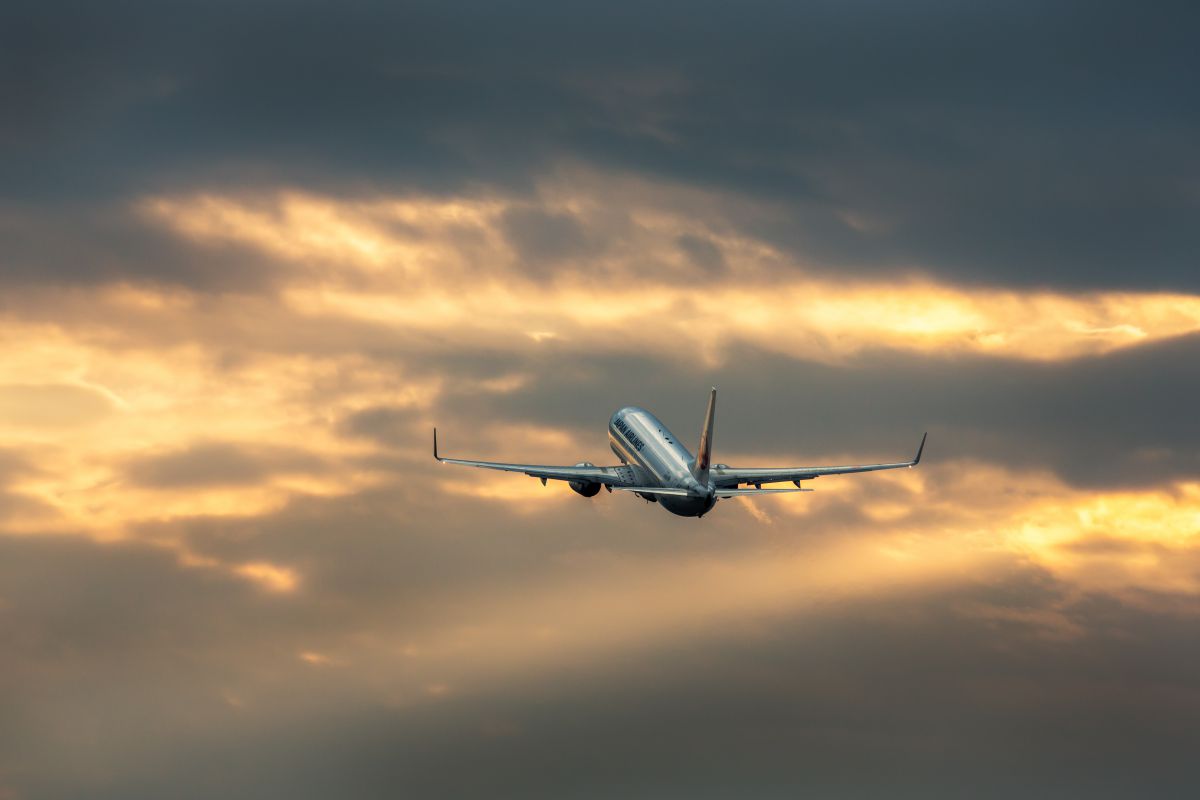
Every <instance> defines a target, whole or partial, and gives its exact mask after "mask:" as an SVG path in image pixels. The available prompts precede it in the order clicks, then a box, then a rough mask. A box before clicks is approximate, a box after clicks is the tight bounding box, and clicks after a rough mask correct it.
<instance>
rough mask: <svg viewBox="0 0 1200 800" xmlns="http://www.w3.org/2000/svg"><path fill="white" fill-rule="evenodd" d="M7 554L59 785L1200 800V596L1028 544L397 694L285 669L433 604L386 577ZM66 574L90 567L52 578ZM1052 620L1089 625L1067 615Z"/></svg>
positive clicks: (27, 663)
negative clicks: (1091, 569)
mask: <svg viewBox="0 0 1200 800" xmlns="http://www.w3.org/2000/svg"><path fill="white" fill-rule="evenodd" d="M379 533H380V534H382V531H379ZM376 535H377V534H375V533H372V534H371V537H375V536H376ZM404 535H405V534H403V533H401V534H400V536H404ZM486 535H487V534H481V535H480V536H478V537H477V538H478V540H479V541H482V540H483V539H484V538H486ZM690 535H691V534H690V533H688V532H685V531H683V530H682V529H681V530H680V531H679V532H677V534H676V537H675V538H676V541H677V544H678V545H679V546H680V547H683V548H685V549H686V548H687V547H688V545H687V543H686V542H687V540H688V538H690ZM430 541H432V540H430ZM0 547H2V548H3V551H4V552H3V555H4V558H3V559H0V575H2V576H3V578H2V580H3V583H2V584H0V585H3V587H4V595H3V596H4V599H5V605H4V606H3V607H0V614H3V615H6V616H8V615H14V614H19V615H20V617H21V618H22V619H25V620H31V621H36V623H37V624H36V625H35V626H22V628H20V629H18V628H16V627H13V626H4V627H2V628H0V632H3V633H2V635H3V637H4V645H5V647H4V650H3V652H4V653H5V665H6V667H7V670H8V674H10V675H14V674H15V675H17V676H19V677H20V679H21V683H22V685H23V686H24V687H25V688H26V690H27V692H28V693H27V694H25V695H23V696H16V695H12V694H10V695H8V696H6V697H5V698H4V699H5V701H6V703H5V705H6V708H7V709H9V713H6V714H5V715H4V716H3V718H2V719H0V741H3V742H4V745H5V747H4V749H3V752H4V753H5V756H4V758H3V759H0V764H3V766H4V767H5V773H4V774H5V777H6V780H8V781H9V782H10V784H13V785H15V787H16V788H17V789H18V790H20V791H22V792H27V793H29V794H31V795H34V796H39V797H51V798H59V797H61V798H67V797H80V796H88V797H125V798H138V797H157V796H162V794H163V793H164V792H170V793H172V794H174V795H177V796H180V797H210V796H212V795H214V794H221V795H223V796H232V797H284V796H287V797H324V796H328V795H329V793H331V792H334V793H348V794H353V795H355V796H364V797H376V796H393V795H396V794H407V795H414V796H432V795H438V796H454V797H485V796H486V797H495V796H498V795H500V796H522V797H581V798H583V797H610V796H612V795H614V794H621V795H622V796H629V797H646V798H651V797H662V796H664V795H665V796H685V795H686V796H695V797H713V798H718V797H730V796H735V795H744V794H747V793H751V794H754V795H755V796H762V797H780V798H782V797H794V796H796V794H797V793H802V794H803V793H817V794H821V795H824V796H839V797H864V798H865V797H884V796H886V797H896V796H900V797H910V796H911V797H929V796H934V797H960V796H962V795H963V794H964V793H969V794H973V795H978V796H984V797H997V798H1000V797H1011V796H1013V795H1017V794H1019V795H1022V796H1035V797H1037V796H1046V797H1057V796H1061V795H1063V794H1071V795H1075V794H1088V795H1089V796H1098V797H1131V796H1138V795H1140V794H1141V793H1142V792H1144V791H1146V790H1147V787H1151V788H1152V790H1153V792H1154V794H1155V795H1156V796H1161V797H1181V798H1182V797H1189V796H1190V794H1191V789H1192V780H1191V775H1192V754H1193V753H1194V748H1195V744H1196V739H1195V725H1196V718H1197V714H1198V713H1200V709H1198V708H1197V707H1196V704H1195V694H1196V690H1197V686H1196V680H1197V679H1196V675H1195V670H1193V669H1191V668H1190V665H1191V664H1193V663H1194V661H1195V658H1196V657H1197V655H1200V654H1198V653H1197V652H1196V642H1197V637H1196V636H1195V632H1196V631H1195V627H1196V623H1195V612H1196V607H1195V598H1194V597H1190V596H1186V595H1169V594H1163V595H1161V597H1160V598H1158V599H1159V600H1160V601H1163V602H1160V603H1158V604H1157V605H1156V606H1154V605H1152V606H1147V605H1146V604H1145V603H1144V602H1128V601H1122V600H1119V599H1116V598H1113V597H1110V596H1103V595H1091V594H1086V593H1085V594H1082V595H1079V594H1078V593H1076V592H1075V591H1073V590H1072V588H1071V587H1069V586H1067V585H1064V584H1062V583H1060V582H1058V581H1057V580H1055V579H1054V578H1053V577H1052V576H1050V575H1048V574H1047V573H1045V572H1044V571H1042V570H1039V569H1037V568H1034V567H1030V566H1028V565H1025V564H1022V563H1020V562H1018V561H1014V562H1012V563H1011V564H1009V565H1008V566H1007V567H1006V568H1005V569H1003V570H1001V571H1000V572H998V573H995V574H992V575H990V576H987V577H984V576H976V577H964V578H963V579H961V580H959V581H956V582H955V583H954V585H952V586H949V587H930V588H927V589H923V590H921V591H918V592H916V593H915V594H902V595H898V596H892V595H888V594H887V593H886V591H885V592H884V594H883V595H882V596H879V597H874V596H872V597H868V598H865V599H856V600H829V601H825V602H823V603H821V604H819V606H817V607H816V608H812V609H807V610H802V611H799V612H795V611H786V610H784V611H772V612H768V613H764V614H760V615H757V616H755V617H753V618H752V619H749V620H745V619H743V620H739V621H736V622H732V623H726V622H720V621H714V622H713V623H712V624H710V625H709V626H708V627H707V628H706V630H705V632H704V633H703V635H701V636H699V637H692V638H685V639H682V640H678V641H673V642H663V643H660V644H658V645H657V646H655V647H653V648H650V649H648V650H646V651H643V652H639V653H637V654H636V656H635V657H632V658H621V659H619V660H618V661H612V660H610V659H600V660H596V659H580V660H577V661H570V662H566V663H561V664H545V665H538V666H535V667H533V668H531V669H530V670H529V671H527V672H526V674H524V675H523V676H521V677H519V678H516V679H514V680H510V681H506V682H504V683H503V684H502V685H499V686H483V687H479V688H477V689H475V690H473V691H470V692H467V693H464V694H460V695H452V696H450V697H447V698H444V699H441V700H437V701H423V702H416V703H409V704H406V705H401V706H388V705H386V704H381V703H379V702H377V701H375V700H374V699H371V700H365V699H364V698H363V697H362V696H360V695H356V694H355V693H353V692H347V691H346V690H345V687H344V686H339V684H340V683H342V682H343V681H344V680H346V677H345V676H346V674H347V673H345V672H338V671H337V670H333V671H325V672H322V671H319V670H318V671H311V670H307V668H302V669H297V668H295V667H294V666H291V665H287V664H286V662H285V656H286V655H287V650H286V647H287V645H286V643H291V644H292V646H297V645H300V644H301V643H302V642H304V641H305V637H304V631H305V630H306V629H307V630H308V631H309V632H310V637H311V635H312V634H311V632H312V631H314V630H315V631H318V632H322V633H318V636H320V635H323V633H325V632H328V631H330V630H335V631H336V630H339V629H341V630H342V631H344V632H345V633H347V634H348V635H349V637H350V638H351V639H353V638H362V637H363V636H364V635H365V634H373V635H381V636H391V635H395V634H396V632H397V630H403V628H404V626H406V625H408V624H410V623H409V621H407V620H405V619H404V618H403V617H399V616H394V615H393V616H389V615H387V614H372V613H371V612H372V611H373V610H374V609H375V608H376V606H377V604H378V602H379V598H378V597H355V596H354V595H352V594H350V595H347V594H342V593H339V592H337V591H334V590H332V587H323V588H322V590H321V592H319V593H317V594H315V595H314V596H313V597H311V598H306V597H304V596H301V597H298V598H294V599H292V600H280V599H279V598H275V597H272V596H269V595H264V594H262V593H259V592H255V591H254V590H252V589H251V588H249V587H245V586H239V584H238V583H237V582H235V581H232V580H230V579H229V578H226V577H224V576H221V575H219V574H217V573H212V572H207V571H203V570H194V569H184V568H180V567H178V566H176V565H173V564H172V563H171V561H170V557H169V556H168V555H167V554H165V553H163V552H161V551H157V550H154V549H149V548H145V547H143V546H137V545H133V546H116V547H114V546H98V545H94V544H89V543H86V542H84V541H83V540H79V539H71V538H48V539H23V540H13V539H7V538H5V539H0ZM344 547H346V548H347V549H348V548H350V547H353V544H352V543H346V544H345V545H344ZM399 563H400V566H403V562H399ZM47 573H53V574H56V575H63V576H70V577H72V578H73V580H72V581H71V582H70V583H68V584H62V585H60V586H56V587H50V586H47V585H46V584H45V582H44V581H41V580H39V579H38V577H37V576H40V575H44V574H47ZM493 574H494V576H495V577H501V576H503V577H505V578H506V579H507V578H508V577H509V572H508V568H507V566H506V565H497V566H496V568H495V572H494V573H493ZM64 586H65V587H69V591H64V590H63V587H64ZM148 598H153V600H154V602H146V601H147V599H148ZM318 598H320V600H319V601H318ZM1131 600H1136V598H1131ZM343 604H344V605H343ZM330 607H333V608H341V609H342V610H343V611H344V612H345V613H344V615H343V616H342V617H340V618H338V617H336V616H335V617H332V618H331V616H330V615H329V614H328V613H327V610H328V609H329V608H330ZM980 608H984V609H989V610H993V611H998V612H1009V613H1012V614H1015V615H1016V616H1010V617H1005V616H1003V615H1000V616H994V617H989V616H986V615H981V614H980V613H979V611H978V609H980ZM1153 608H1157V609H1158V610H1151V609H1153ZM1026 612H1049V613H1052V614H1055V615H1059V616H1060V617H1061V618H1062V619H1063V620H1065V621H1066V622H1068V623H1070V624H1071V625H1074V626H1077V628H1076V630H1075V632H1074V633H1069V634H1068V635H1057V634H1054V633H1053V632H1052V631H1051V632H1049V635H1048V631H1047V630H1046V629H1045V628H1044V627H1042V626H1041V625H1040V624H1039V623H1038V622H1037V621H1036V618H1033V617H1028V618H1027V617H1022V616H1021V614H1024V613H1026ZM331 620H332V622H331ZM30 630H37V631H38V635H37V636H36V637H27V636H23V635H22V633H21V631H30ZM266 631H269V632H270V634H271V635H270V637H269V638H264V637H263V634H264V632H266ZM681 665H686V668H681ZM301 666H302V667H303V665H301ZM8 687H11V683H6V689H5V691H11V689H10V688H8ZM223 696H224V697H230V696H236V697H239V698H242V699H244V701H245V705H244V707H241V708H236V707H230V706H229V705H227V704H226V703H225V702H222V701H221V698H222V697H223ZM89 731H91V732H92V733H89ZM150 731H154V735H153V736H149V735H148V733H149V732H150ZM101 732H102V735H99V734H100V733H101ZM213 763H220V764H221V765H222V769H219V770H214V769H212V768H211V765H212V764H213ZM464 763H468V764H470V765H471V769H462V766H461V765H462V764H464Z"/></svg>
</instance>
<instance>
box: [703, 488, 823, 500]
mask: <svg viewBox="0 0 1200 800" xmlns="http://www.w3.org/2000/svg"><path fill="white" fill-rule="evenodd" d="M811 491H812V489H717V497H720V498H726V497H753V496H754V495H756V494H783V493H784V492H811Z"/></svg>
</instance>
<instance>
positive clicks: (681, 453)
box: [608, 406, 717, 517]
mask: <svg viewBox="0 0 1200 800" xmlns="http://www.w3.org/2000/svg"><path fill="white" fill-rule="evenodd" d="M608 445H609V447H610V448H612V451H613V453H615V454H616V456H617V458H619V459H621V462H622V463H623V464H626V465H628V466H630V467H634V468H636V469H637V470H638V471H640V472H641V473H642V474H641V480H642V481H645V483H644V484H643V485H645V486H660V487H662V488H667V489H686V490H687V491H688V492H689V496H687V497H678V496H670V495H659V496H657V497H656V496H654V495H641V496H642V497H644V498H646V499H647V500H651V501H657V502H658V503H660V504H661V505H662V507H663V508H665V509H666V510H667V511H670V512H671V513H672V514H678V515H679V516H681V517H699V516H702V515H704V514H706V513H707V512H708V511H709V510H710V509H712V507H713V506H714V505H715V504H716V502H717V498H716V494H715V492H714V489H713V487H712V486H711V485H703V486H702V485H701V484H700V482H699V481H698V480H696V478H695V477H694V476H693V474H692V464H693V462H694V461H695V457H694V456H693V455H692V454H691V453H690V452H688V449H687V448H686V447H684V446H683V445H682V444H680V443H679V440H678V439H677V438H676V437H675V434H673V433H671V431H670V430H668V429H667V426H666V425H664V424H663V423H662V421H661V420H659V418H658V417H656V416H654V415H653V414H651V413H650V412H649V411H647V410H646V409H644V408H638V407H637V406H625V407H624V408H621V409H618V410H617V411H616V413H614V414H613V415H612V418H611V419H609V421H608Z"/></svg>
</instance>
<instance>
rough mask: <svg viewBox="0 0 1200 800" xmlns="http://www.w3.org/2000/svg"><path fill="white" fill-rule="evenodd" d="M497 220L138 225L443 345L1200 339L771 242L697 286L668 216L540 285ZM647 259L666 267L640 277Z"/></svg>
mask: <svg viewBox="0 0 1200 800" xmlns="http://www.w3.org/2000/svg"><path fill="white" fill-rule="evenodd" d="M556 202H558V203H559V206H558V207H557V210H561V211H572V210H580V209H583V211H584V212H586V211H587V209H588V208H589V207H590V206H589V205H588V201H587V200H581V199H579V198H572V197H560V198H558V199H557V200H556ZM593 204H594V201H593ZM505 208H506V206H505V204H504V203H503V202H501V201H499V200H497V199H494V198H492V199H485V200H469V199H461V200H454V201H445V200H420V199H412V198H409V199H404V200H397V199H386V198H384V199H378V198H376V199H370V200H362V201H346V200H337V199H332V198H326V197H319V196H314V195H308V194H302V193H297V192H281V193H279V194H277V195H274V196H266V197H261V196H260V197H257V198H254V199H242V198H238V197H220V196H214V195H200V196H190V197H189V196H185V197H171V198H154V199H150V200H147V201H145V202H144V203H143V210H144V211H145V213H146V214H148V215H149V216H150V217H151V218H153V219H155V220H157V221H159V222H160V223H161V224H163V225H166V226H168V227H169V228H171V229H173V230H175V231H177V232H179V233H180V234H182V235H185V236H189V237H193V238H196V239H199V240H203V241H217V240H219V241H234V242H238V243H240V244H243V245H246V246H249V247H253V248H257V249H260V250H262V251H264V252H266V253H268V254H269V255H272V256H275V257H277V258H280V259H283V260H284V261H287V262H292V263H294V264H297V265H312V264H313V263H320V265H321V271H320V272H318V273H311V272H309V271H307V270H300V271H298V272H297V273H296V274H295V275H294V276H293V279H292V280H290V281H285V285H284V288H283V298H284V300H285V302H286V303H287V307H288V309H290V310H291V311H292V312H293V313H294V314H296V315H297V316H298V317H300V318H304V319H308V320H312V321H313V322H314V324H320V322H321V320H328V319H338V318H344V319H351V320H361V321H368V322H371V323H373V324H377V325H383V326H386V327H388V328H391V329H394V330H397V331H409V332H415V331H420V332H426V333H448V332H452V333H453V335H454V336H455V337H456V338H457V339H458V340H460V341H464V340H472V341H476V342H481V341H494V340H495V339H496V337H507V338H508V339H509V340H510V343H512V344H514V345H515V344H516V342H513V341H512V339H513V337H514V335H515V334H518V333H519V334H521V335H523V336H525V337H527V338H529V339H530V340H532V341H534V342H541V341H545V340H547V339H551V338H553V339H555V340H557V341H559V342H564V343H566V344H567V346H572V345H573V346H579V347H585V346H586V347H593V348H595V347H602V348H609V349H616V350H627V351H638V352H641V351H645V350H650V351H652V352H667V351H670V350H672V349H674V348H676V347H677V345H676V344H675V343H676V342H678V341H693V342H696V343H697V345H698V346H699V347H700V348H701V349H702V354H703V356H704V357H705V358H707V359H708V360H710V361H716V360H720V359H721V357H722V355H723V350H724V348H725V347H726V346H727V345H728V344H732V343H737V342H745V343H750V344H753V345H756V346H758V347H762V348H765V349H767V350H773V351H780V352H803V353H804V354H805V356H806V357H808V358H824V359H830V360H834V359H840V358H844V357H847V356H850V355H853V354H855V353H857V352H860V351H862V350H863V349H867V348H874V347H892V348H900V349H907V350H915V351H918V352H939V353H946V352H949V353H953V352H963V353H983V354H994V355H1000V356H1005V357H1009V358H1018V359H1028V360H1058V359H1064V358H1072V357H1076V356H1081V355H1087V354H1094V353H1103V352H1107V351H1110V350H1113V349H1117V348H1120V347H1124V346H1128V345H1132V344H1138V343H1142V342H1146V341H1152V340H1155V339H1161V338H1165V337H1171V336H1178V335H1180V334H1184V333H1189V332H1192V331H1196V330H1200V297H1196V296H1193V295H1178V294H1163V293H1157V294H1155V293H1131V292H1107V293H1086V294H1066V293H1061V292H1059V293H1056V292H1048V291H1024V292H1022V291H1001V290H993V289H982V288H963V287H954V286H949V285H943V284H938V283H935V282H932V281H928V280H920V279H905V280H900V281H895V280H879V281H875V282H871V281H855V282H848V281H842V280H832V279H828V278H820V279H818V278H815V277H813V276H811V275H808V274H806V272H805V271H804V269H803V265H799V264H788V263H787V257H786V256H785V255H784V254H782V253H779V252H777V251H774V250H772V249H771V248H770V247H769V246H767V245H766V244H764V243H761V242H747V241H744V240H740V239H735V238H729V237H726V238H724V239H722V238H721V237H720V236H716V237H714V238H715V240H716V241H718V242H720V244H721V245H722V246H723V248H724V249H725V250H727V251H728V253H729V259H728V260H729V261H730V263H731V265H732V266H731V274H730V275H729V276H728V277H727V278H724V279H715V278H711V277H709V276H700V275H697V274H695V273H694V272H692V271H689V269H690V268H689V267H688V266H687V265H686V264H684V263H683V262H682V261H681V256H680V255H679V253H678V252H677V249H678V248H677V246H676V244H675V243H676V241H677V239H678V237H679V236H680V235H682V234H684V233H687V232H689V231H691V230H692V229H693V228H694V227H695V223H694V222H693V221H691V220H690V219H688V218H685V217H682V216H680V215H678V214H672V213H670V212H667V211H664V210H662V209H660V208H637V207H635V208H634V209H633V210H632V211H631V214H632V218H633V222H632V223H631V224H630V225H627V226H626V227H625V228H623V229H622V231H621V234H622V235H623V236H627V237H631V238H632V239H633V241H635V242H636V245H637V246H636V247H632V246H626V247H618V248H615V249H613V250H611V251H602V252H599V253H597V254H594V255H586V254H583V255H580V256H579V258H578V260H577V262H578V263H575V264H574V265H573V269H571V270H569V271H566V272H563V273H560V274H558V275H557V277H555V278H551V279H534V278H532V277H531V276H530V275H529V274H527V273H524V272H522V271H521V270H520V269H516V270H513V269H512V268H510V267H509V264H510V263H511V262H512V261H513V260H514V259H515V258H516V257H517V256H516V254H515V253H514V252H513V251H512V248H511V247H510V246H509V245H508V244H507V243H506V240H505V238H504V236H503V231H502V230H501V227H500V221H501V218H502V214H503V212H504V210H505ZM551 210H556V209H554V208H552V209H551ZM593 211H594V209H593ZM594 213H599V212H594ZM399 223H403V226H401V227H397V225H398V224H399ZM647 262H649V263H654V264H657V265H658V268H656V269H653V270H651V269H644V268H642V265H643V264H645V263H647ZM781 265H783V266H788V267H790V268H789V269H780V266H781ZM351 276H357V277H351ZM464 280H468V281H469V288H470V291H463V281H464ZM647 320H654V326H655V331H656V335H655V336H653V337H647V336H645V335H644V333H643V331H644V325H645V322H646V321H647ZM697 331H703V332H704V335H703V336H701V337H697V336H696V335H695V334H696V332H697Z"/></svg>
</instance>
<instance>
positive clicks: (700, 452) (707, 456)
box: [692, 386, 717, 486]
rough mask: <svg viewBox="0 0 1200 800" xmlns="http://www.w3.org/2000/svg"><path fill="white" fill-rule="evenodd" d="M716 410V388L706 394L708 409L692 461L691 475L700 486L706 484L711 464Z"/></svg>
mask: <svg viewBox="0 0 1200 800" xmlns="http://www.w3.org/2000/svg"><path fill="white" fill-rule="evenodd" d="M716 412H717V388H716V387H715V386H714V387H713V390H712V393H711V394H709V396H708V411H706V412H705V413H704V430H702V431H701V432H700V446H699V447H698V448H696V460H695V461H693V462H692V477H694V478H695V479H696V480H697V481H699V482H700V485H701V486H707V485H708V468H709V466H710V465H711V464H712V432H713V416H714V415H715V414H716Z"/></svg>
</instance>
